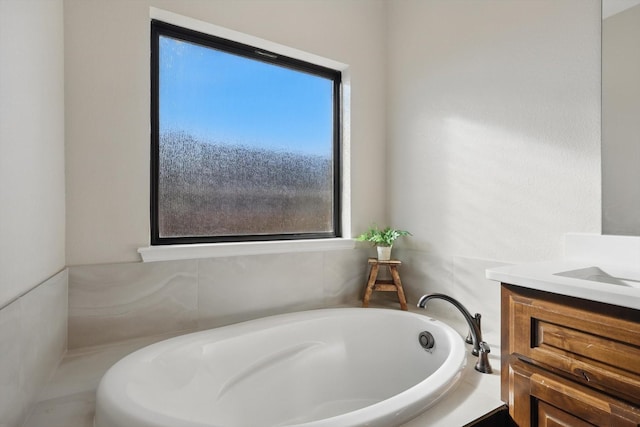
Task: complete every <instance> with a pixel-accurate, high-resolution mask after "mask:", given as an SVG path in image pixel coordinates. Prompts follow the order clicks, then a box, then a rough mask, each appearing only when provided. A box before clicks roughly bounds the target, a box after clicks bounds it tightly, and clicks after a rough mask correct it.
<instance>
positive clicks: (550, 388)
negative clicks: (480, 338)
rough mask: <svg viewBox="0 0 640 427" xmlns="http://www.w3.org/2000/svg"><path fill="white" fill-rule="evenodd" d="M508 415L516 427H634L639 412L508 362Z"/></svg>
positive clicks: (538, 371) (516, 363)
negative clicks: (509, 383) (509, 393)
mask: <svg viewBox="0 0 640 427" xmlns="http://www.w3.org/2000/svg"><path fill="white" fill-rule="evenodd" d="M509 378H510V382H511V388H510V390H512V392H511V395H510V396H509V401H510V406H509V410H510V413H511V415H512V417H513V419H514V421H515V422H516V424H517V425H518V426H520V427H550V426H564V427H567V426H570V427H594V426H599V427H602V426H615V427H627V426H628V427H637V426H639V425H640V410H639V409H638V408H637V407H635V406H632V405H629V404H627V403H625V402H623V401H619V400H617V399H614V398H612V397H610V396H608V395H606V394H603V393H600V392H598V391H595V390H592V389H591V388H588V387H584V386H582V385H580V384H577V383H573V382H571V381H567V380H565V379H564V378H562V377H559V376H557V375H554V374H552V373H550V372H546V371H545V370H543V369H540V368H536V367H535V366H532V365H529V364H527V363H524V362H522V361H520V360H518V359H516V358H512V359H511V363H510V365H509Z"/></svg>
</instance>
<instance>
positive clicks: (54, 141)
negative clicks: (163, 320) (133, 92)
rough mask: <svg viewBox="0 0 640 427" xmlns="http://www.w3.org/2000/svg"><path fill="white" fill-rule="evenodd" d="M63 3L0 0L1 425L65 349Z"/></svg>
mask: <svg viewBox="0 0 640 427" xmlns="http://www.w3.org/2000/svg"><path fill="white" fill-rule="evenodd" d="M63 33H64V27H63V5H62V0H0V426H20V425H22V421H23V420H24V419H25V417H26V415H27V413H28V410H29V407H30V405H31V403H32V402H33V400H34V398H35V396H36V395H37V393H38V391H39V390H40V388H41V387H42V386H43V385H44V384H45V382H46V381H47V380H48V378H49V376H50V375H51V373H52V372H53V370H54V369H55V368H56V366H57V365H58V363H59V361H60V359H61V357H62V354H63V353H64V351H65V350H66V337H67V281H68V275H67V272H66V271H61V270H64V266H65V236H64V235H65V175H64V68H63V66H64V44H63Z"/></svg>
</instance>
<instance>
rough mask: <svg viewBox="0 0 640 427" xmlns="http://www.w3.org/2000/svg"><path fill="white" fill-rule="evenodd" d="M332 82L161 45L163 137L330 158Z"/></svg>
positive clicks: (181, 45) (168, 42)
mask: <svg viewBox="0 0 640 427" xmlns="http://www.w3.org/2000/svg"><path fill="white" fill-rule="evenodd" d="M332 85H333V82H332V81H331V80H330V79H326V78H323V77H318V76H314V75H311V74H307V73H302V72H299V71H293V70H290V69H288V68H284V67H279V66H275V65H272V64H267V63H263V62H261V61H255V60H250V59H246V58H243V57H240V56H236V55H232V54H229V53H226V52H222V51H218V50H215V49H211V48H207V47H203V46H199V45H195V44H192V43H187V42H183V41H179V40H176V39H172V38H169V37H164V36H162V37H160V126H161V128H160V131H161V132H164V131H170V130H184V131H186V132H188V133H190V134H192V135H194V136H197V137H199V138H202V139H203V140H205V141H213V142H221V143H230V144H242V145H248V146H257V147H262V148H268V149H274V150H283V151H294V152H301V153H310V154H320V155H325V156H328V157H331V155H332V154H331V153H332V151H331V150H332V136H333V116H332V105H333V99H332V96H333V89H332V87H333V86H332Z"/></svg>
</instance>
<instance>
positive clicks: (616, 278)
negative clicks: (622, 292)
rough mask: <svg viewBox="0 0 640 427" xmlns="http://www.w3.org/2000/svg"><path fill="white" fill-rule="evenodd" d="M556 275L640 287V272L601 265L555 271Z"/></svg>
mask: <svg viewBox="0 0 640 427" xmlns="http://www.w3.org/2000/svg"><path fill="white" fill-rule="evenodd" d="M554 276H564V277H571V278H574V279H581V280H589V281H591V282H600V283H609V284H611V285H619V286H627V287H632V288H640V272H637V271H636V272H628V271H627V272H623V271H614V270H610V269H606V270H603V269H602V268H600V267H586V268H580V269H577V270H569V271H562V272H560V273H554Z"/></svg>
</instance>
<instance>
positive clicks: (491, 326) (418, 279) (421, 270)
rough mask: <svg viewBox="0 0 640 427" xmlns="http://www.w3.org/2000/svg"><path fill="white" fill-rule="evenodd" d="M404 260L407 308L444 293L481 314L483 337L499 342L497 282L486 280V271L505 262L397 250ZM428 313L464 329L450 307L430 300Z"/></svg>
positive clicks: (473, 311)
mask: <svg viewBox="0 0 640 427" xmlns="http://www.w3.org/2000/svg"><path fill="white" fill-rule="evenodd" d="M397 254H398V257H399V258H400V259H402V260H403V264H402V283H403V286H404V288H405V293H406V294H407V302H408V303H409V304H410V305H415V304H417V302H418V300H419V299H420V297H421V296H422V295H424V294H429V293H434V292H438V293H444V294H447V295H449V296H451V297H453V298H455V299H457V300H458V301H460V302H461V303H462V304H463V305H464V306H465V307H466V308H467V310H469V311H470V312H471V314H474V313H477V312H479V313H481V314H482V332H483V334H484V336H483V338H484V339H485V340H486V341H490V342H496V343H499V342H500V283H498V282H494V281H492V280H489V279H487V278H486V277H485V270H486V269H487V268H491V267H499V266H503V265H508V264H506V263H504V262H498V261H492V260H485V259H479V258H469V257H461V256H442V255H439V254H432V253H429V252H425V251H420V250H408V249H398V252H397ZM427 310H428V312H429V313H433V315H436V316H438V317H439V318H442V319H446V321H447V323H449V324H450V325H451V326H453V327H454V328H455V329H456V330H458V331H459V332H460V333H463V332H464V331H465V330H466V329H467V325H466V322H465V321H464V318H463V317H462V315H461V314H460V313H459V312H458V310H456V309H455V308H454V307H453V306H452V305H451V304H449V303H447V302H444V301H441V300H433V301H430V302H429V305H428V306H427Z"/></svg>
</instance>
